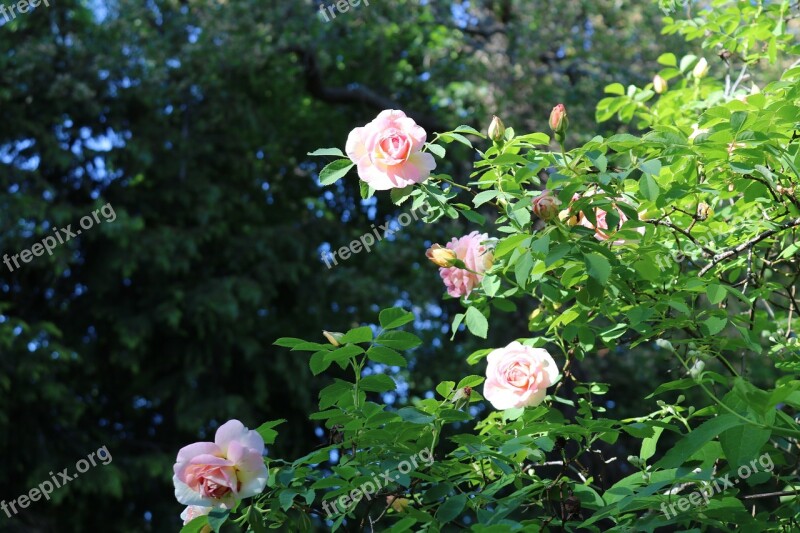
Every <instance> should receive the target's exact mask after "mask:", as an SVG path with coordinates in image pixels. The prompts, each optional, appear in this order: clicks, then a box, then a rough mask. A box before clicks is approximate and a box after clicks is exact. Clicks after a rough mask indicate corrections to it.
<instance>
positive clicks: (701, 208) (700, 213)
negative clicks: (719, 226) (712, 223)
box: [697, 202, 711, 220]
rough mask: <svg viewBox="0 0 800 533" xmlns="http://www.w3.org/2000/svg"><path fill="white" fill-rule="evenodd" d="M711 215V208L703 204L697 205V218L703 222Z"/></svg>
mask: <svg viewBox="0 0 800 533" xmlns="http://www.w3.org/2000/svg"><path fill="white" fill-rule="evenodd" d="M710 213H711V206H710V205H708V204H707V203H705V202H700V203H699V204H697V218H699V219H700V220H705V219H707V218H708V215H709V214H710Z"/></svg>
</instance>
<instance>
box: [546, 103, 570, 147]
mask: <svg viewBox="0 0 800 533" xmlns="http://www.w3.org/2000/svg"><path fill="white" fill-rule="evenodd" d="M568 126H569V121H568V120H567V108H566V107H564V104H558V105H557V106H555V107H554V108H553V110H552V111H551V112H550V129H551V130H553V133H555V134H556V140H558V141H559V142H564V135H565V134H566V133H567V127H568Z"/></svg>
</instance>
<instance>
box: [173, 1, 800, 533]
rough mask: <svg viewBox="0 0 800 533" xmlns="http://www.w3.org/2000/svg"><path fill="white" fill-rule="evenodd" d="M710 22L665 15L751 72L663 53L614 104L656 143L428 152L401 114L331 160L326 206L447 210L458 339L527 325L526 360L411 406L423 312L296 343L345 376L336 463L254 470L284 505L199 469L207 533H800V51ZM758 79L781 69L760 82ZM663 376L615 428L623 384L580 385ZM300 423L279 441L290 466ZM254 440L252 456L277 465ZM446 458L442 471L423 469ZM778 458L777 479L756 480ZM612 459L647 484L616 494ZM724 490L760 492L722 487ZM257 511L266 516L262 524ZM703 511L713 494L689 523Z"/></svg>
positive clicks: (784, 34)
mask: <svg viewBox="0 0 800 533" xmlns="http://www.w3.org/2000/svg"><path fill="white" fill-rule="evenodd" d="M710 9H711V11H707V12H704V13H703V14H702V15H697V14H695V17H694V18H692V19H690V20H685V21H684V20H673V19H670V18H667V19H665V32H667V33H682V34H684V35H686V36H687V38H688V39H703V42H702V45H703V47H704V48H705V49H707V50H715V51H716V50H717V49H719V48H720V47H726V48H727V49H731V50H736V51H737V54H733V53H731V54H722V55H723V56H725V59H724V61H726V62H727V63H725V65H721V64H720V65H715V66H713V67H712V65H710V64H709V62H708V61H706V60H705V59H702V60H701V59H698V57H697V56H695V55H690V56H686V57H683V58H680V59H679V58H677V57H675V56H674V55H673V54H670V53H669V52H665V53H664V54H663V55H662V56H661V57H660V58H659V63H660V65H661V67H663V68H659V71H658V72H657V73H655V75H654V78H653V79H654V83H648V84H647V85H645V86H643V87H637V86H635V85H631V86H629V87H627V88H625V87H624V86H622V85H621V84H619V83H615V84H611V85H609V86H608V87H607V88H606V93H607V96H605V97H604V98H602V99H601V100H600V101H599V102H598V105H597V119H598V121H599V122H605V121H607V120H610V119H612V118H614V117H616V118H617V119H618V120H620V121H621V122H623V123H628V122H635V127H636V128H638V129H640V130H643V133H642V135H640V136H635V135H632V134H628V133H616V134H610V135H608V136H603V135H594V134H593V133H589V132H582V134H580V135H576V134H575V133H574V132H570V131H569V129H568V121H567V109H566V106H564V105H561V104H559V105H556V106H555V107H554V109H553V111H552V113H551V115H550V117H541V120H540V122H541V123H542V124H544V123H545V122H548V125H549V127H550V129H551V133H552V134H553V138H551V137H550V135H549V134H546V133H543V132H534V133H528V134H521V133H519V132H516V131H514V128H513V122H514V121H513V120H512V119H511V118H510V117H504V119H505V120H504V121H501V120H500V119H497V120H492V123H491V125H490V127H489V128H488V130H487V131H489V132H490V137H489V138H487V136H485V135H483V134H482V133H481V132H479V131H477V130H476V129H474V128H472V127H470V126H459V127H458V128H456V129H454V130H452V131H448V132H439V133H436V134H435V135H434V136H433V138H432V140H431V141H430V142H427V143H426V140H427V133H426V132H425V131H423V130H422V129H421V128H419V126H417V125H416V124H414V122H413V121H411V120H410V119H408V117H406V116H405V115H404V114H403V113H401V112H398V111H393V110H388V111H384V112H383V113H381V114H380V115H379V117H378V118H377V119H376V120H375V121H373V122H372V123H370V124H369V125H367V126H365V127H363V128H356V129H355V130H354V131H353V132H352V133H351V135H350V138H349V139H348V140H347V147H346V152H347V156H348V157H349V159H345V158H344V154H343V153H342V152H341V151H340V150H339V149H335V148H334V149H331V148H329V149H322V150H318V151H317V152H314V153H313V154H312V155H315V156H323V157H329V156H338V157H340V158H341V159H338V160H335V161H333V162H331V163H329V164H328V165H326V166H325V167H324V168H323V169H322V170H321V171H320V174H319V178H320V182H321V183H322V184H323V185H328V184H332V183H334V182H336V181H337V180H339V179H343V178H344V177H345V176H346V175H347V173H348V171H349V169H350V168H351V167H352V166H354V165H357V172H358V176H359V178H361V180H362V181H363V182H364V185H363V186H362V187H361V193H362V197H363V198H365V199H366V198H369V197H371V196H372V195H373V194H375V192H376V191H379V190H385V189H393V190H392V191H391V193H389V194H390V197H391V199H392V200H393V201H394V202H395V203H396V204H397V205H408V204H410V205H411V207H412V208H418V207H419V206H420V205H423V204H425V205H429V206H431V208H430V209H428V210H427V214H426V216H425V222H427V223H430V224H433V223H437V222H439V221H441V220H442V219H452V220H456V219H460V220H462V221H463V223H464V224H465V225H468V226H469V227H470V228H471V229H470V232H469V233H468V234H467V235H465V236H462V237H455V236H454V237H453V239H452V240H451V241H450V242H449V243H448V244H447V245H446V246H444V247H443V246H441V245H436V244H434V245H432V246H431V247H430V248H429V249H428V250H427V252H426V254H425V255H426V256H427V258H428V259H429V260H430V261H431V262H433V263H434V264H435V265H437V266H438V267H439V274H440V276H441V278H442V280H443V281H444V284H445V290H446V292H447V293H448V294H449V295H450V296H452V297H454V298H460V300H459V301H458V302H453V304H454V305H457V306H459V308H460V309H462V310H463V312H460V313H458V314H456V315H455V316H454V317H453V322H452V334H453V338H455V337H456V336H459V335H465V334H472V335H474V336H475V337H477V338H479V339H489V335H490V332H491V323H492V322H493V321H498V320H509V321H512V323H514V324H517V325H518V329H519V331H520V333H519V338H517V339H503V340H501V343H500V344H499V346H505V347H504V348H496V347H495V346H492V344H494V342H492V343H490V342H489V341H488V340H487V341H486V344H487V346H486V347H485V348H483V349H481V350H478V351H477V352H475V353H472V354H469V355H468V356H467V358H466V359H467V362H468V363H469V364H472V365H479V366H478V368H479V370H477V371H476V373H475V374H471V375H467V376H454V377H453V379H452V380H448V381H444V382H442V383H439V384H437V385H435V386H432V387H431V389H432V390H431V391H430V393H429V394H428V395H426V396H425V397H423V398H412V399H410V401H408V402H406V403H402V402H398V401H397V396H395V395H394V394H395V393H396V392H397V391H398V389H399V387H398V384H402V382H403V380H406V379H409V378H411V377H412V376H414V375H415V374H416V373H419V372H421V373H423V374H424V370H421V369H419V368H414V367H413V365H409V360H408V358H407V356H406V355H404V352H412V351H413V349H414V348H416V347H417V346H419V345H420V344H421V342H422V340H421V339H420V338H419V337H417V336H416V335H414V334H412V333H410V332H408V331H403V329H402V328H403V327H404V326H406V325H408V324H412V323H415V319H416V317H415V315H414V313H412V312H410V311H407V310H404V309H401V308H391V309H385V310H383V311H381V312H380V314H379V315H378V317H377V320H372V321H365V323H363V324H361V325H358V326H357V327H354V328H353V329H351V330H349V331H347V332H343V333H330V332H325V333H324V334H322V333H320V334H319V335H314V336H313V338H312V339H310V340H305V339H301V338H296V337H285V338H281V339H279V340H278V341H276V345H277V346H279V347H282V348H287V349H289V350H291V351H292V352H308V353H310V358H309V368H310V369H311V372H312V373H313V374H314V375H319V374H322V373H323V372H326V371H327V370H328V369H329V368H330V367H331V366H332V365H336V366H338V367H339V369H337V374H336V378H334V379H331V380H330V384H329V385H328V386H327V387H325V388H324V389H323V390H322V391H321V392H320V395H319V397H320V401H319V411H318V412H316V413H313V414H312V415H311V419H312V420H315V421H318V423H319V424H320V430H321V431H323V428H324V431H325V432H327V434H328V443H327V444H326V445H323V446H321V447H315V446H311V445H309V446H308V454H307V455H306V456H303V457H300V458H297V459H295V460H293V461H287V460H283V459H280V458H277V457H266V458H265V459H264V461H266V464H267V465H268V475H266V474H265V472H264V471H257V469H256V467H257V465H256V464H255V463H256V461H255V457H254V456H253V455H249V456H248V457H249V459H248V461H247V465H246V466H247V469H246V470H243V471H247V472H249V473H250V474H248V476H250V477H249V478H247V479H258V480H261V479H264V480H265V482H264V483H265V485H260V487H261V488H263V491H261V492H260V493H259V492H257V491H256V490H255V488H256V486H257V485H250V486H247V490H245V485H244V484H243V485H242V487H239V486H238V484H237V483H236V482H235V479H238V478H235V477H234V475H236V476H238V474H235V473H236V472H239V470H238V467H237V464H238V458H239V457H240V456H239V455H236V456H235V457H234V456H233V455H231V453H230V450H231V448H225V449H223V447H222V446H221V445H219V444H213V443H201V444H202V445H200V444H197V445H192V446H190V447H187V448H188V450H187V449H184V450H185V451H184V450H182V451H181V453H180V454H179V457H178V460H179V462H178V464H176V471H175V472H176V495H177V496H178V497H179V501H181V502H182V503H184V504H187V505H196V504H200V505H206V506H208V505H210V504H214V505H218V507H216V508H215V509H213V510H211V511H210V512H209V513H208V514H207V515H203V516H198V517H197V518H195V519H194V520H192V521H191V522H189V524H187V525H186V526H185V530H186V531H200V530H201V528H204V527H208V526H213V528H214V529H215V530H218V529H219V527H220V526H221V524H222V523H224V522H226V521H233V522H235V523H236V524H237V525H239V526H240V527H241V528H242V529H246V528H250V529H251V530H252V531H265V530H266V529H267V528H268V527H272V528H284V529H288V530H298V531H306V530H311V529H313V528H315V527H317V528H331V529H333V530H339V529H342V528H348V529H352V530H361V529H365V528H370V529H378V528H381V529H389V528H391V529H392V530H393V531H409V530H414V531H417V530H424V531H445V530H447V531H449V530H456V529H457V530H474V531H540V530H553V531H561V530H564V531H578V530H580V531H630V530H637V531H655V530H657V529H659V528H665V530H689V529H691V530H707V531H728V530H734V529H741V530H747V531H750V530H752V531H789V530H792V528H793V527H795V525H796V523H797V521H798V519H799V518H800V512H798V508H797V501H798V500H797V494H798V493H797V486H798V476H797V466H796V465H797V461H796V452H797V448H798V442H799V441H800V429H798V425H797V419H798V417H799V416H800V414H799V413H798V410H799V409H800V379H798V373H800V345H799V344H798V341H797V335H796V333H795V331H796V330H797V328H798V326H800V324H798V314H799V313H800V309H798V306H797V301H798V298H797V285H798V280H799V279H800V275H798V272H800V269H798V251H800V248H799V247H798V245H797V243H796V238H795V233H796V232H797V231H798V229H799V228H800V199H798V197H797V194H796V191H798V190H800V189H798V186H800V141H798V139H800V135H798V133H797V128H798V117H800V66H798V63H797V62H796V61H795V59H794V58H793V57H792V56H797V55H800V46H799V45H798V44H797V39H796V34H795V33H793V32H794V31H795V30H793V29H791V28H790V26H789V25H788V24H787V20H792V19H790V18H788V16H789V13H788V10H789V4H788V3H786V2H784V3H762V2H754V3H750V2H717V3H715V6H714V7H713V8H710ZM723 20H724V22H722V21H723ZM709 57H711V56H710V54H709ZM784 57H790V58H791V59H790V60H786V59H783V60H782V61H783V62H781V59H780V58H784ZM759 63H764V64H770V65H772V67H771V69H770V68H768V69H766V70H763V71H756V67H757V65H758V64H759ZM779 64H780V66H781V68H778V67H777V65H779ZM734 66H735V68H736V72H738V73H739V74H736V73H735V72H734V71H733V70H732V69H733V68H734ZM718 67H719V68H718ZM719 69H726V72H725V73H723V74H722V75H719V72H720V70H719ZM777 71H780V72H778V73H777V74H775V72H777ZM748 72H749V73H752V75H756V72H758V74H757V75H758V76H759V78H760V79H759V80H758V82H759V85H760V86H761V87H762V89H760V90H759V91H758V92H755V91H752V90H750V89H744V88H743V87H742V85H741V82H742V81H743V80H744V79H746V74H747V73H748ZM731 74H736V76H732V75H731ZM768 76H772V77H771V78H769V77H768ZM761 78H763V79H761ZM737 80H738V81H737ZM501 131H502V133H501ZM570 135H573V136H572V137H571V136H570ZM578 139H583V142H577V140H578ZM554 141H555V142H554ZM473 142H476V143H480V144H479V148H478V149H477V150H476V156H475V162H474V172H473V173H472V174H471V175H470V177H469V179H468V180H463V181H464V182H463V183H459V182H457V181H454V179H453V178H452V177H451V176H449V175H445V174H439V175H436V174H433V175H432V174H430V172H431V171H432V170H434V168H435V161H434V157H438V158H440V159H442V158H446V157H448V150H449V145H450V144H451V143H460V144H462V145H467V146H470V147H472V143H473ZM573 142H576V145H575V146H573V147H571V148H570V149H567V148H568V146H567V144H568V143H573ZM560 206H566V207H565V208H563V209H562V210H561V212H560V213H556V212H557V210H558V209H559V207H560ZM556 214H557V215H558V216H556ZM475 227H478V228H480V229H475ZM489 235H497V236H498V238H497V239H491V240H490V239H489V237H488V236H489ZM621 244H624V246H619V245H621ZM381 245H383V246H400V243H398V242H386V241H384V242H382V243H381ZM419 256H420V259H421V258H422V257H421V256H422V253H421V251H420V253H419ZM430 273H431V275H435V273H434V271H433V268H432V267H431V269H430ZM413 297H414V298H419V299H421V300H424V301H426V302H427V301H428V299H429V298H430V295H427V296H425V295H413ZM645 348H646V350H647V351H646V352H644V349H645ZM412 353H413V352H412ZM452 353H453V354H458V353H460V352H459V350H458V349H457V346H455V347H454V348H453V350H452ZM643 354H644V355H647V356H649V357H658V358H659V360H660V361H662V362H663V363H664V364H665V365H667V367H668V369H669V372H667V373H666V374H665V376H664V377H663V381H662V382H661V383H660V385H659V386H658V387H657V388H656V389H655V390H653V392H652V394H650V395H649V396H647V397H645V398H625V396H624V395H622V396H615V398H617V399H619V398H623V399H626V400H627V401H628V402H629V403H630V404H631V405H628V406H626V408H627V409H631V410H634V411H635V412H637V415H636V416H633V417H620V416H616V411H615V403H616V402H615V401H614V400H611V399H610V398H609V399H605V398H604V396H605V395H607V394H609V392H610V391H609V386H608V385H607V384H606V383H603V382H601V381H594V380H589V379H586V378H585V377H584V376H585V372H584V371H583V370H584V368H583V366H582V365H586V364H587V363H588V362H596V363H597V364H596V365H594V368H595V369H600V371H602V369H603V368H604V365H603V360H607V359H608V358H611V357H619V358H622V357H630V358H633V359H634V360H636V361H639V362H641V361H643V360H644V358H643ZM653 354H655V355H653ZM636 358H638V359H636ZM411 360H412V361H413V355H412V357H411ZM484 365H485V367H484ZM587 366H588V365H587ZM409 367H411V370H412V371H413V373H409V371H408V370H406V369H408V368H409ZM484 368H485V370H484ZM631 377H632V378H633V376H631ZM481 384H483V388H482V391H483V396H482V395H481V394H480V393H479V392H478V391H479V390H481V389H479V388H476V387H479V386H480V385H481ZM389 395H392V396H391V397H390V396H389ZM484 396H485V398H484ZM390 398H391V401H390V400H389V399H390ZM484 400H488V402H486V401H484ZM280 422H281V421H272V422H268V423H266V424H264V425H262V426H261V427H259V428H258V430H257V431H258V434H259V435H260V436H261V438H262V439H263V442H265V443H266V444H267V445H269V444H271V443H272V442H274V440H275V439H276V438H277V436H278V433H277V431H276V430H275V429H273V428H274V427H276V426H277V425H279V424H280ZM223 427H224V426H223ZM237 427H238V426H237ZM236 433H237V434H241V431H240V430H237V432H236ZM248 439H253V440H252V441H250V440H248V442H250V443H251V444H253V445H252V446H251V445H250V444H248V445H247V446H245V445H244V444H242V449H245V448H247V449H248V450H256V449H257V446H255V444H256V443H255V439H254V437H249V438H248ZM237 442H241V441H237ZM423 447H424V448H425V449H429V450H432V453H433V454H434V457H433V459H434V460H433V461H432V462H430V463H425V464H417V463H414V462H412V461H410V460H409V458H412V457H415V456H416V454H418V453H419V450H420V449H422V448H423ZM763 454H768V458H769V459H770V464H772V465H773V466H774V468H773V469H771V470H769V471H758V465H759V464H762V465H763V464H764V463H763V462H759V461H758V458H759V457H762V456H763ZM259 460H260V458H259ZM610 462H621V463H622V467H621V469H622V470H626V471H627V472H629V474H628V475H627V476H626V477H622V478H617V479H608V478H607V477H606V470H605V465H607V464H608V463H610ZM409 465H413V466H409ZM262 466H263V465H262ZM754 470H755V471H754ZM252 476H257V477H255V478H254V477H252ZM720 478H723V479H728V478H730V479H737V481H738V480H741V481H744V480H746V482H741V483H735V484H733V486H731V487H726V488H725V490H722V491H710V490H706V488H707V485H708V482H709V481H710V480H712V479H714V480H715V479H720ZM259 483H260V481H259ZM234 489H236V490H234ZM701 492H702V494H706V495H707V496H708V497H707V498H705V497H703V498H702V499H701V498H700V497H699V496H700V494H701ZM244 494H247V495H248V496H253V499H252V500H251V501H249V502H246V503H242V500H241V499H242V498H243V497H244V496H243V495H244ZM689 495H692V496H694V495H697V496H698V497H697V498H692V499H691V500H692V503H691V505H690V504H689V503H688V502H689V498H688V496H689ZM695 499H696V500H697V503H694V500H695ZM684 500H685V501H684ZM332 501H335V502H336V505H334V506H331V505H330V502H332ZM676 501H677V502H678V507H677V509H678V510H679V512H676V511H675V509H674V507H675V505H676ZM684 503H686V505H684ZM665 508H666V509H668V510H671V512H667V511H665V510H664V509H665ZM330 509H333V511H332V512H330ZM192 512H194V511H192ZM189 515H190V511H189V510H187V517H188V516H189Z"/></svg>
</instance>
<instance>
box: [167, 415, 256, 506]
mask: <svg viewBox="0 0 800 533" xmlns="http://www.w3.org/2000/svg"><path fill="white" fill-rule="evenodd" d="M263 454H264V439H262V438H261V435H259V434H258V433H257V432H256V431H253V430H248V429H247V428H246V427H244V425H243V424H242V423H241V422H239V421H238V420H230V421H228V422H226V423H225V424H223V425H222V426H220V427H219V429H217V433H216V435H215V436H214V442H196V443H194V444H190V445H189V446H185V447H183V448H181V450H180V451H179V452H178V459H177V461H176V463H175V466H174V467H173V471H174V473H175V475H174V476H173V478H172V482H173V484H174V485H175V498H177V500H178V501H179V502H180V503H182V504H184V505H189V506H201V507H216V506H220V507H226V508H228V509H230V508H232V507H233V506H234V505H235V504H236V502H237V501H239V500H241V499H243V498H248V497H250V496H255V495H256V494H260V493H261V492H262V491H263V490H264V487H265V486H266V484H267V477H268V472H267V467H266V466H265V465H264V459H263V457H262V456H263Z"/></svg>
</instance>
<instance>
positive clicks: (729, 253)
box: [698, 218, 800, 277]
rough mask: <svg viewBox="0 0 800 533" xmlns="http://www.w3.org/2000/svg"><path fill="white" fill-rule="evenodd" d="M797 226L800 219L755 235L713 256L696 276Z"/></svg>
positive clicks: (799, 223) (799, 224)
mask: <svg viewBox="0 0 800 533" xmlns="http://www.w3.org/2000/svg"><path fill="white" fill-rule="evenodd" d="M797 226H800V218H796V219H794V220H788V221H786V222H784V223H783V224H781V225H780V226H778V227H777V228H773V229H769V230H767V231H765V232H764V233H761V234H759V235H756V236H755V237H753V238H752V239H750V240H748V241H745V242H743V243H742V244H740V245H738V246H736V247H735V248H732V249H730V250H727V251H725V252H722V253H721V254H717V255H715V256H714V258H713V259H712V260H711V262H710V263H709V264H707V265H706V266H704V267H703V268H702V269H700V273H699V274H698V276H700V277H702V276H703V275H704V274H705V273H706V272H708V271H709V270H711V269H712V268H714V267H715V266H716V265H718V264H719V263H720V262H722V261H724V260H726V259H728V258H729V257H733V256H735V255H738V254H740V253H742V252H743V251H745V250H747V249H748V248H751V247H753V246H755V245H756V244H758V243H759V242H761V241H763V240H764V239H767V238H769V237H772V236H773V235H775V234H776V233H780V232H781V231H783V230H787V229H789V228H795V227H797Z"/></svg>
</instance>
